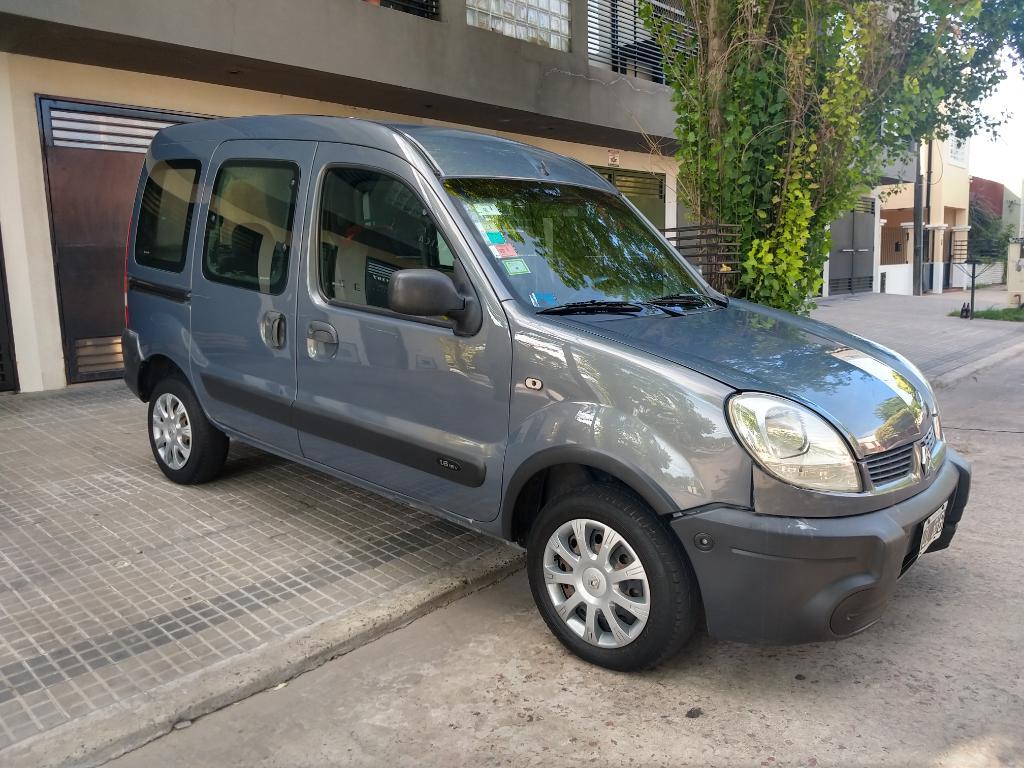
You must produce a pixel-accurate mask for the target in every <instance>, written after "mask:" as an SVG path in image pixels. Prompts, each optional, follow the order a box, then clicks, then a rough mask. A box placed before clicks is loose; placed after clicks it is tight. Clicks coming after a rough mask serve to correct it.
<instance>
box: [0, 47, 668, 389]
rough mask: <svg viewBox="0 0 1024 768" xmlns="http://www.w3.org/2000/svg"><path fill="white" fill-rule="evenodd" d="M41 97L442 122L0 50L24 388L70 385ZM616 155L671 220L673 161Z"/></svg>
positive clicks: (592, 156)
mask: <svg viewBox="0 0 1024 768" xmlns="http://www.w3.org/2000/svg"><path fill="white" fill-rule="evenodd" d="M37 95H42V96H51V97H55V98H64V99H77V100H82V101H94V102H107V103H112V104H119V105H127V106H134V107H149V108H154V109H164V110H171V111H175V112H187V113H193V114H203V115H215V116H221V117H230V116H238V115H254V114H264V115H266V114H287V113H293V114H295V113H298V114H319V115H337V116H342V117H362V118H368V119H385V120H394V121H399V122H417V123H422V122H433V123H440V124H446V123H443V121H440V120H434V121H425V120H420V119H415V118H408V117H405V116H403V115H398V114H389V113H385V112H378V111H373V110H367V109H360V108H357V107H349V106H345V105H341V104H335V103H332V102H326V101H314V100H310V99H300V98H295V97H291V96H283V95H279V94H271V93H264V92H261V91H252V90H245V89H241V88H231V87H227V86H221V85H213V84H210V83H202V82H193V81H188V80H180V79H175V78H169V77H158V76H154V75H146V74H141V73H136V72H124V71H119V70H112V69H105V68H101V67H91V66H85V65H80V64H69V63H65V62H59V61H54V60H51V59H40V58H33V57H28V56H18V55H13V54H5V53H0V168H3V169H4V172H3V173H2V174H0V232H2V235H3V246H4V258H5V261H6V267H7V278H8V291H9V293H10V304H11V307H10V311H11V324H12V326H13V331H14V349H15V354H16V355H17V366H18V378H19V383H20V387H21V390H22V391H26V392H30V391H35V390H40V389H54V388H59V387H63V386H65V384H66V378H65V368H64V355H63V351H62V348H61V330H60V320H59V316H58V308H57V289H56V282H55V279H54V270H53V250H52V244H51V239H50V224H49V217H48V211H47V200H46V191H45V186H44V178H43V155H42V142H41V137H40V129H39V117H38V114H37V108H36V96H37ZM485 132H486V133H492V134H495V135H502V136H507V137H508V138H513V139H517V140H519V141H523V142H526V143H529V144H533V145H535V146H540V147H544V148H546V149H550V150H552V151H554V152H558V153H561V154H564V155H568V156H571V157H574V158H576V159H578V160H580V161H582V162H584V163H586V164H588V165H598V166H607V165H609V151H610V150H613V149H615V148H609V147H595V146H589V145H585V144H576V143H572V142H565V141H554V140H548V139H541V138H538V137H534V136H522V135H517V134H507V133H500V132H498V131H485ZM617 155H618V157H619V161H620V165H619V167H621V168H624V169H628V170H636V171H649V172H654V173H661V174H664V175H665V177H666V201H665V203H666V206H665V207H666V212H665V225H666V226H667V227H673V226H675V225H676V192H675V163H674V161H673V159H672V158H671V157H664V156H661V155H658V154H654V153H651V154H648V153H644V152H627V151H622V152H617Z"/></svg>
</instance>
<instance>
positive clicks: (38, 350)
mask: <svg viewBox="0 0 1024 768" xmlns="http://www.w3.org/2000/svg"><path fill="white" fill-rule="evenodd" d="M14 58H15V57H13V56H12V55H11V54H6V53H0V168H3V169H4V172H3V173H2V174H0V231H2V232H3V240H4V242H3V245H4V262H5V265H6V267H7V293H8V296H9V298H10V303H11V306H10V311H11V326H12V331H13V334H14V353H15V356H16V364H17V367H18V383H19V385H20V387H21V391H22V392H34V391H38V390H41V389H57V388H60V387H63V386H65V385H66V384H67V378H66V376H65V372H64V351H63V349H62V348H61V331H60V316H59V314H58V309H57V287H56V281H55V279H54V272H53V251H52V249H51V246H50V235H49V224H48V218H47V217H48V213H47V206H46V193H45V188H44V185H43V159H42V150H41V149H40V140H39V129H38V126H37V123H36V117H35V112H36V109H35V98H34V95H33V94H32V93H27V94H19V92H18V89H17V82H16V76H15V72H14V71H13V70H14V69H15V67H14ZM33 225H34V226H33Z"/></svg>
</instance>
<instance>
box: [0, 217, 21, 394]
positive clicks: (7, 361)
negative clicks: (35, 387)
mask: <svg viewBox="0 0 1024 768" xmlns="http://www.w3.org/2000/svg"><path fill="white" fill-rule="evenodd" d="M0 345H3V346H0V350H6V351H5V352H4V351H0V364H4V365H7V366H9V367H10V371H11V380H10V382H9V383H10V386H7V385H6V384H5V383H4V382H2V381H0V392H17V391H18V389H19V387H18V358H17V356H16V355H15V354H14V324H13V323H12V322H11V301H10V293H8V291H7V264H6V262H5V261H4V238H3V232H2V231H0Z"/></svg>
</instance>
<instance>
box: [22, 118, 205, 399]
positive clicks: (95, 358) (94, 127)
mask: <svg viewBox="0 0 1024 768" xmlns="http://www.w3.org/2000/svg"><path fill="white" fill-rule="evenodd" d="M39 119H40V124H41V127H42V132H43V147H44V159H45V169H46V192H47V197H48V200H49V213H50V231H51V234H52V238H53V258H54V271H55V273H56V278H57V299H58V305H59V308H60V322H61V333H62V337H63V342H64V360H65V361H66V364H67V377H68V381H69V382H77V381H89V380H91V379H105V378H114V377H117V376H120V375H121V370H122V359H121V329H122V326H123V325H124V298H123V290H124V285H123V270H124V247H125V243H124V240H125V233H126V232H127V231H128V220H129V218H130V217H131V209H132V203H133V201H134V199H135V190H136V187H137V186H138V181H139V172H140V170H141V168H142V161H143V158H144V156H145V153H146V150H147V149H148V148H149V143H150V141H151V140H152V139H153V136H154V134H155V133H156V132H157V131H158V130H160V129H161V128H163V127H165V126H168V125H173V124H174V123H181V122H185V121H189V120H193V119H195V118H193V117H187V116H183V115H176V114H171V113H167V112H159V111H156V110H143V109H135V108H130V107H119V106H111V105H103V104H85V103H79V102H71V101H57V100H54V99H46V98H40V99H39Z"/></svg>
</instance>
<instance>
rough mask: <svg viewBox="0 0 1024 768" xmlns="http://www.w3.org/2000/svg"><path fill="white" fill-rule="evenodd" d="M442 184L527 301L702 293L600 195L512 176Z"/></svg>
mask: <svg viewBox="0 0 1024 768" xmlns="http://www.w3.org/2000/svg"><path fill="white" fill-rule="evenodd" d="M445 187H446V188H447V189H448V192H449V193H450V194H451V195H452V197H453V198H454V199H455V200H456V201H458V203H459V204H460V205H461V207H462V209H463V211H464V214H465V216H466V217H467V218H468V219H469V221H470V222H471V223H472V225H473V226H475V227H476V228H477V230H478V231H479V232H480V236H481V237H482V238H483V241H484V242H485V243H486V244H487V245H488V247H489V249H490V252H491V256H492V257H493V259H494V261H495V266H496V268H497V270H498V273H499V274H500V275H501V276H502V278H503V279H504V280H505V282H506V283H507V284H508V286H509V287H510V288H511V290H512V292H513V293H514V294H515V295H516V296H517V297H518V298H519V300H520V301H522V302H523V303H525V304H527V305H532V306H533V307H537V308H538V309H545V308H550V307H555V306H562V305H565V304H569V303H573V302H587V301H597V302H643V301H650V300H657V299H659V298H661V297H663V296H679V295H688V294H692V295H696V296H700V297H704V296H706V295H707V294H706V293H705V292H704V289H703V287H702V285H701V283H700V280H699V279H698V278H697V277H695V276H694V275H693V274H691V273H690V271H688V270H687V269H686V267H684V266H683V264H682V263H681V259H680V257H679V256H678V255H677V254H676V253H675V251H673V250H672V249H671V248H670V247H668V246H666V245H665V244H664V243H662V242H661V241H660V240H659V239H658V238H657V237H656V236H655V235H654V233H653V232H651V230H650V229H649V228H648V226H647V224H646V223H645V222H643V221H642V220H641V219H640V218H639V217H638V216H637V215H636V214H635V213H633V211H632V210H630V209H629V207H627V206H626V205H625V204H624V203H623V202H622V201H621V200H619V199H618V198H617V197H615V196H614V195H611V194H608V193H607V192H601V191H599V190H595V189H586V188H583V187H574V186H569V185H561V184H552V183H548V182H541V181H526V180H514V179H449V180H448V181H446V182H445Z"/></svg>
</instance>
